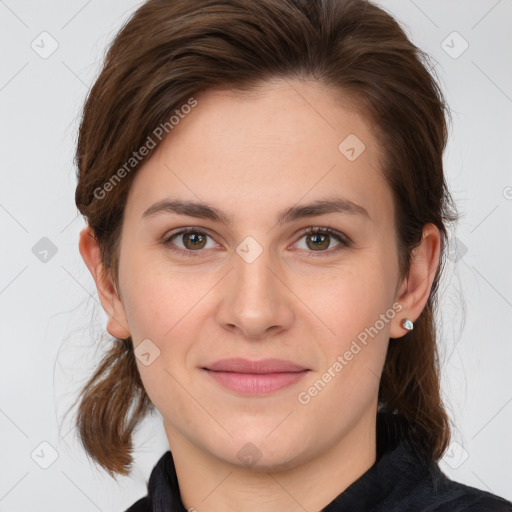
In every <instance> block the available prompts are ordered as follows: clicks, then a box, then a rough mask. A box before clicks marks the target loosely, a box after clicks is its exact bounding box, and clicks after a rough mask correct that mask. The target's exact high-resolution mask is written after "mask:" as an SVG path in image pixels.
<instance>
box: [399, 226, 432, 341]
mask: <svg viewBox="0 0 512 512" xmlns="http://www.w3.org/2000/svg"><path fill="white" fill-rule="evenodd" d="M440 254H441V235H440V232H439V229H438V228H437V227H436V226H435V225H434V224H426V225H425V226H424V228H423V234H422V240H421V242H420V244H419V245H418V247H416V248H415V249H414V250H413V253H412V258H411V265H410V267H409V273H408V275H407V277H406V278H405V279H404V282H403V283H402V285H401V287H400V291H399V292H398V294H397V295H398V296H397V298H396V300H397V301H398V302H399V303H400V304H401V306H402V309H401V310H400V314H399V315H397V316H396V317H395V318H394V321H393V323H392V325H391V329H390V338H401V337H402V336H404V335H405V334H407V332H409V331H410V330H412V329H410V328H409V327H411V326H413V325H414V322H415V321H416V320H417V318H418V317H419V316H420V314H421V312H422V311H423V309H424V307H425V305H426V304H427V301H428V298H429V296H430V290H431V289H432V284H433V282H434V278H435V276H436V272H437V269H438V266H439V260H440ZM404 320H409V321H410V322H411V324H409V323H407V322H405V323H404Z"/></svg>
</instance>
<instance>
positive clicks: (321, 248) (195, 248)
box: [163, 227, 352, 256]
mask: <svg viewBox="0 0 512 512" xmlns="http://www.w3.org/2000/svg"><path fill="white" fill-rule="evenodd" d="M208 238H210V239H212V243H211V245H210V247H208V246H207V244H208ZM303 238H306V249H305V250H306V251H307V252H316V253H326V252H327V253H328V254H331V253H332V252H336V251H339V250H342V249H343V248H346V247H350V246H351V245H352V241H351V240H350V239H349V238H348V237H347V236H346V235H344V234H342V233H339V232H338V231H335V230H334V229H331V228H328V227H325V228H320V227H311V228H309V229H308V230H307V231H306V232H305V233H303V234H302V236H301V238H300V239H299V241H300V240H302V239H303ZM333 238H334V239H336V240H337V241H338V245H337V246H335V248H334V249H332V250H327V249H329V247H330V246H331V242H332V239H333ZM175 239H176V241H174V240H175ZM178 243H182V244H183V246H182V247H180V246H179V245H178ZM163 244H164V245H165V246H167V247H168V248H169V249H170V250H171V251H173V252H175V253H177V254H180V255H184V256H200V255H201V252H202V251H201V250H202V249H214V248H216V247H219V245H218V244H216V243H215V242H214V241H213V238H212V237H211V236H210V235H208V234H207V233H205V232H204V231H201V229H199V228H194V227H189V228H185V229H182V230H180V231H178V232H176V233H173V234H172V235H170V236H169V237H167V238H166V239H164V241H163ZM295 244H298V242H295ZM301 249H302V248H301ZM308 249H310V250H309V251H308ZM315 256H316V255H315Z"/></svg>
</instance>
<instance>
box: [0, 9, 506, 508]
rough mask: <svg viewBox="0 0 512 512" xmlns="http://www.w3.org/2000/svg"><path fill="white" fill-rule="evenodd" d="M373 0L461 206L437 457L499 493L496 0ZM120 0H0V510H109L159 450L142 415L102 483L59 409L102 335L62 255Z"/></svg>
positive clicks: (502, 432)
mask: <svg viewBox="0 0 512 512" xmlns="http://www.w3.org/2000/svg"><path fill="white" fill-rule="evenodd" d="M380 4H381V5H382V6H384V7H385V8H386V9H387V10H389V11H390V12H391V13H393V14H394V15H396V17H397V18H398V19H399V20H400V22H401V23H402V25H403V27H404V28H405V30H406V32H407V34H408V35H409V36H410V37H411V39H412V40H413V42H414V43H415V44H417V45H418V46H419V47H420V48H422V49H423V50H425V51H427V52H428V53H429V54H430V55H431V58H432V62H433V63H434V64H435V67H436V71H437V73H438V75H439V79H440V82H441V87H442V89H443V91H444V92H445V94H446V98H447V100H448V103H449V106H450V108H451V110H452V113H453V124H452V125H451V128H450V142H449V146H448V148H447V151H446V154H445V164H446V173H447V177H448V181H449V185H450V187H451V190H452V193H453V195H454V197H455V199H456V201H457V205H458V208H459V210H460V213H461V214H462V219H461V221H460V222H459V224H458V226H457V229H456V231H455V232H453V233H452V236H451V244H450V245H451V249H450V251H451V252H450V258H449V260H448V264H447V266H446V276H445V279H444V280H443V282H442V285H441V292H442V297H441V303H440V306H441V316H440V334H441V343H440V347H441V354H442V364H443V382H442V384H443V391H444V396H445V398H446V402H447V407H448V410H449V413H450V416H451V418H452V420H453V422H454V424H455V426H456V428H455V429H454V432H453V438H452V441H453V442H452V445H451V446H450V448H449V450H448V451H447V452H446V455H445V457H444V458H443V460H442V461H441V463H440V464H441V467H442V469H443V470H444V471H445V472H446V473H447V474H448V475H449V476H450V477H451V478H453V479H455V480H458V481H460V482H463V483H466V484H469V485H472V486H475V487H478V488H481V489H486V490H489V491H491V492H494V493H496V494H499V495H502V496H504V497H506V498H508V499H512V486H511V483H512V434H511V432H512V428H511V427H512V372H511V369H510V363H511V360H512V343H511V336H510V333H511V331H512V314H511V312H512V311H511V307H512V275H511V271H510V262H511V261H512V236H511V233H512V230H511V224H512V215H511V214H512V173H511V164H512V156H511V152H510V147H511V141H512V123H511V121H512V68H511V63H512V44H511V43H512V37H511V29H510V27H511V26H512V1H510V0H501V1H497V0H480V1H476V0H474V1H468V0H457V1H456V0H452V1H450V2H446V1H444V0H435V1H433V0H429V1H426V0H415V1H409V0H401V1H398V0H386V1H381V2H380ZM138 5H140V4H136V3H133V2H130V1H126V0H123V1H121V0H115V1H113V0H110V1H109V2H100V1H99V0H89V1H84V0H72V1H70V0H68V1H64V0H54V1H52V2H41V1H35V0H31V1H28V0H27V1H22V0H17V1H15V0H5V1H4V0H0V38H1V47H2V54H1V55H2V61H1V66H0V107H1V117H0V120H1V123H0V129H1V133H0V162H1V166H0V169H1V173H2V175H1V184H2V186H1V188H0V226H1V230H2V233H1V235H2V245H1V247H2V264H1V276H0V315H1V324H0V326H1V343H2V344H1V347H2V353H1V359H0V361H1V371H0V375H1V381H2V382H1V387H0V432H1V436H0V449H1V452H0V510H1V511H18V512H28V511H34V510H37V511H39V512H46V511H48V512H49V511H52V512H55V511H58V510H71V509H72V510H73V511H74V512H86V511H94V510H101V511H111V510H112V511H116V510H117V511H122V510H125V509H126V508H127V507H128V506H129V505H131V504H132V503H133V502H135V501H136V500H137V499H138V498H140V497H141V496H143V495H145V494H146V482H147V479H148V477H149V474H150V471H151V469H152V468H153V466H154V464H155V463H156V461H157V460H158V459H159V458H160V456H161V455H162V454H163V453H164V451H166V450H167V449H168V444H167V439H166V437H165V434H164V431H163V427H162V425H161V418H160V416H159V415H155V416H153V417H149V418H148V419H147V420H146V421H145V422H144V423H143V424H142V425H141V428H140V430H139V431H138V432H137V434H136V436H135V442H136V453H135V455H136V463H135V465H134V469H133V472H132V474H131V476H130V477H119V478H118V479H117V481H116V480H114V479H112V478H110V477H109V476H108V475H107V474H106V473H105V472H103V471H101V470H99V469H98V468H97V467H96V466H94V465H93V464H91V463H90V462H89V460H88V459H87V457H86V456H85V453H84V451H83V450H82V448H81V447H80V445H79V444H78V442H77V439H76V436H75V432H74V430H73V428H72V416H71V414H70V415H68V416H67V417H65V416H64V413H65V412H66V410H67V408H68V407H69V405H70V404H71V403H72V401H73V399H74V398H75V396H76V393H77V392H78V389H79V387H80V385H81V384H83V382H84V381H85V379H86V378H87V377H88V375H90V372H91V371H92V369H93V368H94V365H95V363H96V362H97V361H98V360H99V357H100V356H101V353H102V349H103V347H104V344H103V343H104V341H105V340H108V335H107V334H106V330H105V326H106V316H105V314H104V313H103V310H102V309H101V307H100V305H99V302H98V298H97V294H96V289H95V287H94V282H93V280H92V277H91V275H90V274H89V272H88V270H87V268H86V267H85V264H84V263H83V261H82V259H81V257H80V254H79V252H78V233H79V231H80V229H81V228H82V227H83V226H84V221H83V219H82V217H81V216H80V215H78V212H77V209H76V207H75V204H74V191H75V186H76V178H75V167H74V164H73V153H74V150H75V144H76V134H77V128H78V122H79V119H80V110H81V108H82V105H83V101H84V98H85V95H86V93H87V91H88V89H89V88H90V86H91V84H92V83H93V81H94V79H95V78H96V77H97V74H98V72H99V67H100V64H101V62H102V59H103V57H104V54H105V51H106V48H107V45H108V43H109V42H110V41H111V39H112V37H113V36H114V35H115V33H116V32H117V31H118V30H119V29H120V27H121V26H122V24H123V23H124V21H125V20H126V19H127V17H128V16H129V15H130V14H131V13H132V12H133V11H134V10H135V9H136V8H137V6H138ZM41 41H43V42H41ZM45 251H46V252H45ZM102 340H103V341H102Z"/></svg>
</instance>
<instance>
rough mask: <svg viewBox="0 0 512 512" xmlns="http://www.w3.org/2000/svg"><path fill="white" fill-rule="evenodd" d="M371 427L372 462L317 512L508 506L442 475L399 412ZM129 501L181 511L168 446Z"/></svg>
mask: <svg viewBox="0 0 512 512" xmlns="http://www.w3.org/2000/svg"><path fill="white" fill-rule="evenodd" d="M376 428H377V438H376V441H377V458H376V461H375V463H374V464H373V466H372V467H370V468H369V469H368V470H367V471H366V472H365V473H364V474H363V475H361V476H360V477H359V478H358V479H357V480H356V481H354V482H353V483H352V484H351V485H350V486H349V487H347V488H346V489H345V490H344V491H343V492H342V493H341V494H340V495H338V496H337V497H336V498H335V499H334V500H333V501H332V502H331V503H329V504H328V505H327V506H326V507H324V508H323V509H322V512H346V511H347V512H348V511H351V512H353V511H357V512H370V511H379V512H399V511H404V512H405V511H407V512H417V511H423V510H425V511H426V510H429V511H434V510H435V511H441V510H442V511H445V510H450V511H451V510H454V508H453V507H454V506H456V505H463V506H465V505H471V504H477V505H484V506H485V507H486V508H481V509H480V508H475V509H473V508H471V509H469V508H468V509H467V510H489V511H491V510H496V511H500V510H504V511H505V510H506V511H510V510H512V507H510V505H512V504H510V503H509V502H507V501H505V500H502V499H501V498H498V497H496V496H494V495H491V494H489V493H486V492H484V491H480V490H478V489H475V488H473V487H468V486H466V485H463V484H460V483H458V482H454V481H452V480H450V479H448V477H446V475H444V473H442V472H441V470H440V469H439V466H438V465H437V463H435V462H433V461H431V460H429V458H428V456H426V455H424V454H423V452H422V451H421V449H420V447H419V446H418V445H417V444H416V443H415V441H414V436H413V435H412V428H411V426H410V424H409V423H408V422H407V421H406V420H405V418H404V417H403V416H401V415H398V414H391V413H388V412H379V413H378V414H377V425H376ZM443 504H444V505H443ZM135 505H140V508H136V507H135V506H134V508H133V509H129V510H128V511H127V512H130V511H131V510H133V511H134V512H138V511H139V510H140V511H144V512H145V511H148V512H187V511H186V509H185V507H184V506H183V504H182V502H181V499H180V491H179V486H178V480H177V477H176V471H175V468H174V461H173V458H172V454H171V452H170V451H167V452H166V453H165V454H164V455H163V456H162V457H161V459H160V460H159V461H158V463H157V465H156V466H155V467H154V469H153V471H152V473H151V476H150V479H149V483H148V496H147V497H146V498H143V499H142V500H140V501H139V502H138V503H137V504H135ZM445 506H446V508H445ZM461 510H462V509H461ZM464 510H466V508H464Z"/></svg>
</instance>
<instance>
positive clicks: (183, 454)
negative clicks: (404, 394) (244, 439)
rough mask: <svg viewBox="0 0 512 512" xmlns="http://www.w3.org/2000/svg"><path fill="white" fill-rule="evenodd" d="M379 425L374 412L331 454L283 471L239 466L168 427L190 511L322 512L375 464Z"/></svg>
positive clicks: (328, 452) (343, 439)
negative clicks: (321, 511)
mask: <svg viewBox="0 0 512 512" xmlns="http://www.w3.org/2000/svg"><path fill="white" fill-rule="evenodd" d="M375 421H376V417H375V411H374V410H373V408H371V410H369V411H367V413H366V414H365V415H364V416H363V417H362V418H361V419H360V420H359V421H358V422H357V423H356V424H355V425H353V427H352V428H351V430H350V431H349V432H347V433H346V434H345V435H343V437H342V438H340V439H338V440H337V442H335V444H334V445H331V446H330V447H329V449H328V450H326V451H325V452H323V453H317V454H315V456H313V457H311V458H309V459H307V460H305V461H304V462H303V463H300V464H298V465H296V466H294V467H290V468H288V469H286V470H281V471H271V470H255V469H248V468H244V467H240V466H235V465H233V464H230V463H228V462H226V461H224V460H222V459H220V458H218V457H215V456H213V455H212V454H211V453H209V452H205V451H204V450H202V449H200V448H199V447H198V446H196V445H194V444H192V443H191V442H190V441H189V440H188V439H187V438H186V437H184V436H183V435H182V434H181V433H180V432H178V431H177V430H175V429H173V428H172V426H170V425H168V424H167V423H164V425H165V430H166V433H167V437H168V439H169V445H170V447H171V451H172V455H173V459H174V465H175V469H176V475H177V477H178V482H179V487H180V494H181V501H182V503H183V505H184V507H185V508H186V509H187V510H197V511H199V510H208V511H209V512H221V511H225V510H231V511H234V512H241V511H243V512H256V511H257V512H267V511H275V510H279V511H282V512H296V511H300V512H304V510H310V511H314V510H316V511H319V510H321V509H322V508H323V507H325V506H326V505H327V504H328V503H330V502H331V501H332V500H333V499H334V498H336V497H337V496H338V495H339V494H340V493H342V492H343V491H344V490H345V489H346V488H347V487H348V486H349V485H350V484H352V483H353V482H354V481H355V480H357V479H358V478H359V477H360V476H361V475H362V474H363V473H365V472H366V471H367V470H368V469H369V468H370V467H371V466H372V465H373V463H374V462H375V460H376V424H375Z"/></svg>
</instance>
